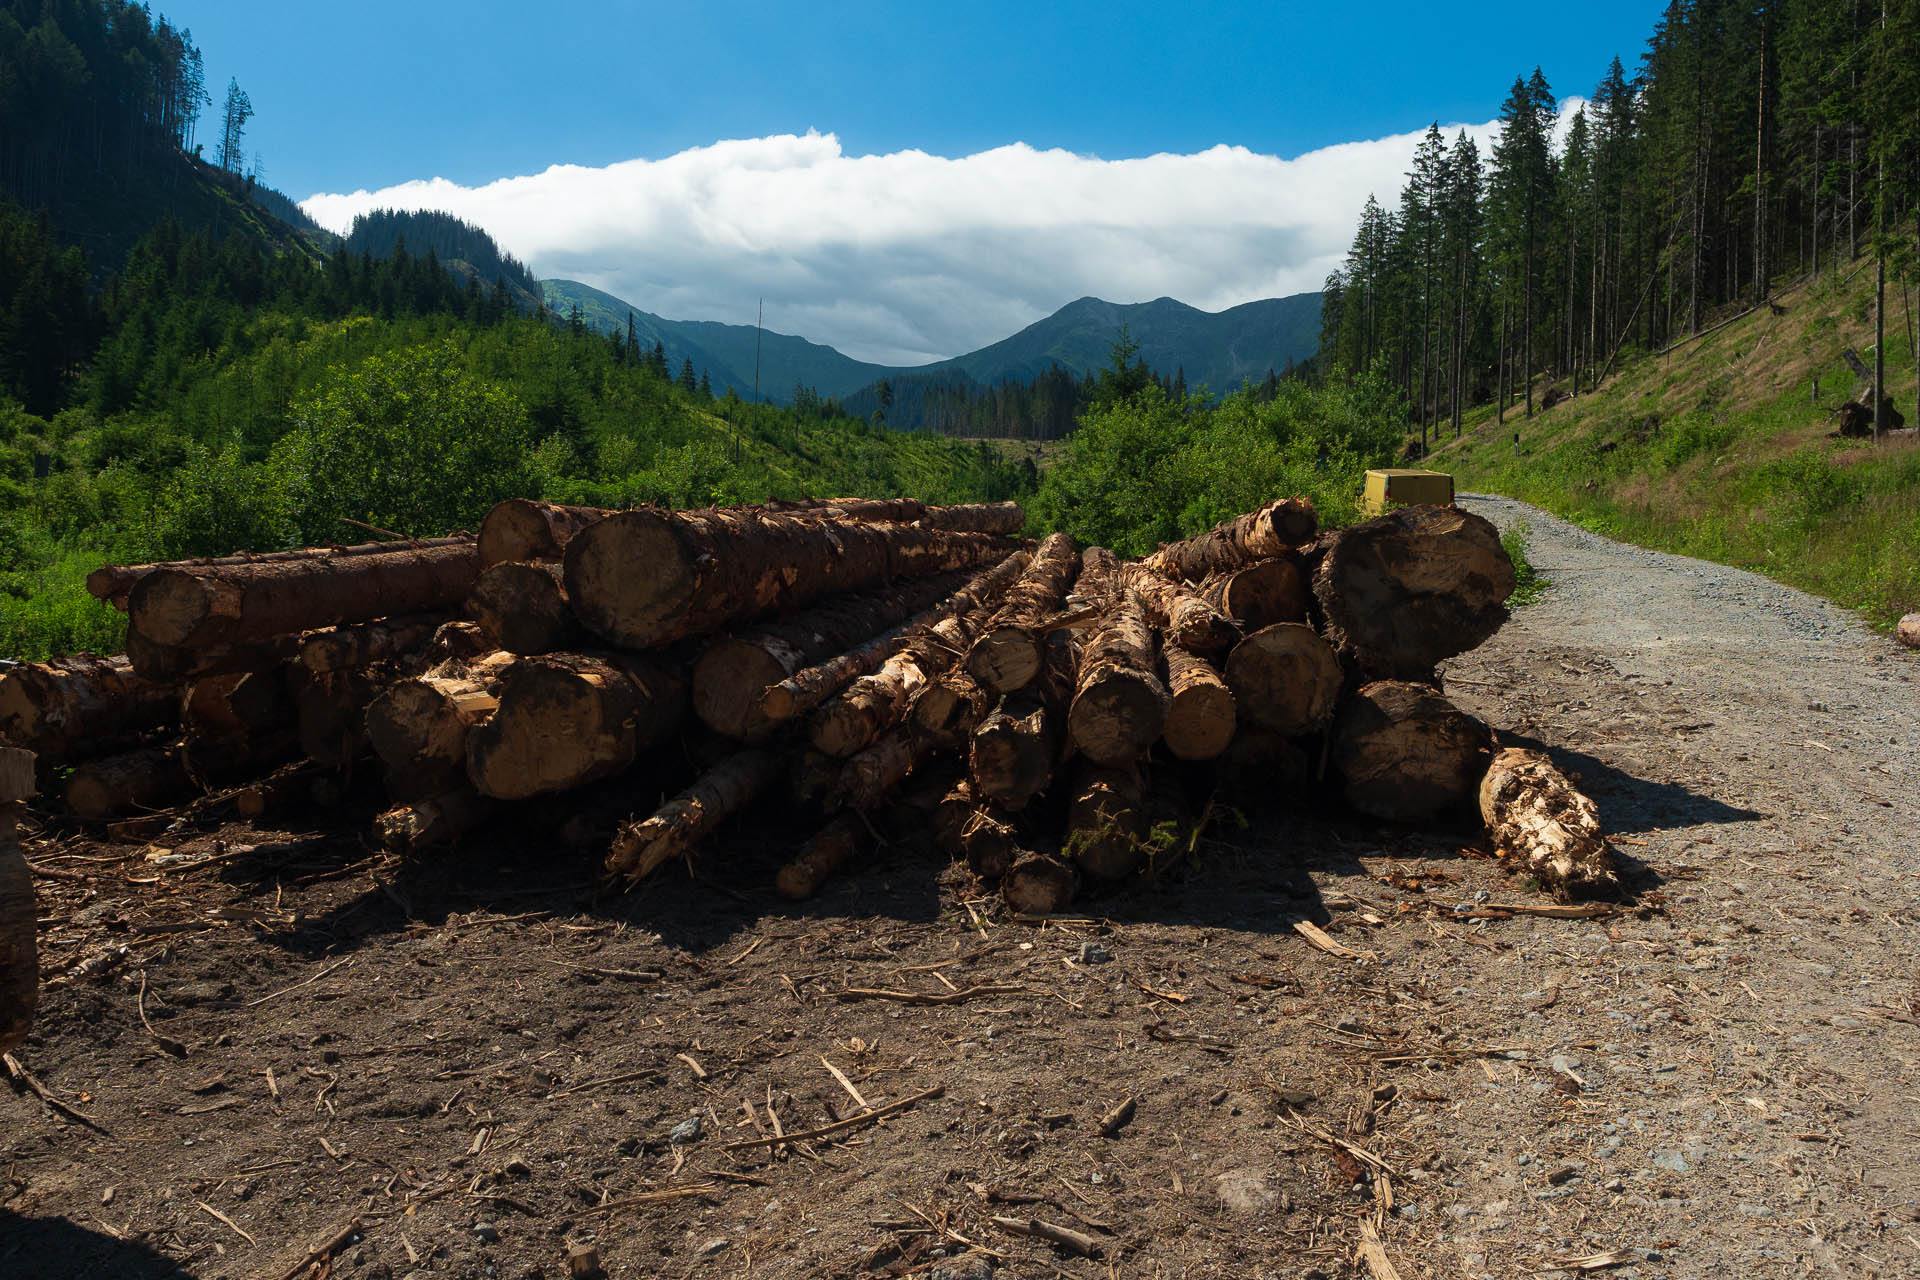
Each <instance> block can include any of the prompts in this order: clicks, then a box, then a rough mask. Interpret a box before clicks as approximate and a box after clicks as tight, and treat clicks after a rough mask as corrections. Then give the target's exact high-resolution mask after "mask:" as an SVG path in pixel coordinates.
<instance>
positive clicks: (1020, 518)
mask: <svg viewBox="0 0 1920 1280" xmlns="http://www.w3.org/2000/svg"><path fill="white" fill-rule="evenodd" d="M803 514H810V515H813V516H815V517H816V518H819V519H844V520H859V521H862V522H864V523H868V524H918V525H921V526H922V527H924V528H928V529H946V530H949V531H951V532H954V533H999V534H1013V533H1018V532H1020V530H1021V529H1023V528H1025V527H1026V523H1027V513H1026V512H1025V511H1023V510H1021V508H1020V504H1019V503H1017V502H967V503H960V504H957V505H954V506H946V507H936V506H928V505H927V504H926V503H924V502H921V501H920V500H919V499H918V498H836V499H829V500H828V501H826V502H824V503H822V504H821V506H820V507H819V508H818V509H817V510H815V511H812V512H803Z"/></svg>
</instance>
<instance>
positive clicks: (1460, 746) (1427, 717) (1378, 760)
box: [1332, 680, 1491, 823]
mask: <svg viewBox="0 0 1920 1280" xmlns="http://www.w3.org/2000/svg"><path fill="white" fill-rule="evenodd" d="M1490 746H1491V735H1490V734H1489V733H1488V732H1487V727H1486V726H1485V725H1483V724H1481V723H1480V722H1479V721H1478V720H1475V719H1474V718H1473V717H1472V716H1469V715H1467V714H1466V713H1465V712H1462V711H1460V710H1459V709H1457V708H1456V707H1455V706H1454V705H1453V704H1452V703H1451V702H1448V701H1447V700H1446V698H1445V697H1443V696H1442V695H1441V694H1440V693H1439V692H1438V691H1436V690H1434V689H1432V688H1429V687H1428V686H1425V685H1418V684H1410V683H1406V682H1403V681H1397V680H1380V681H1375V682H1374V683H1372V684H1369V685H1364V686H1362V687H1361V689H1360V690H1359V691H1358V692H1357V693H1356V694H1355V695H1354V696H1353V697H1352V698H1351V699H1349V700H1348V702H1347V703H1346V704H1345V705H1344V706H1343V707H1342V708H1341V711H1340V715H1339V717H1338V718H1337V720H1336V722H1335V724H1334V737H1333V751H1332V755H1333V763H1334V766H1335V767H1336V768H1337V769H1338V770H1339V772H1340V774H1341V777H1342V778H1343V779H1344V780H1345V788H1344V794H1345V796H1346V799H1347V803H1349V804H1350V805H1352V806H1353V807H1354V808H1355V809H1357V810H1359V811H1360V812H1361V813H1364V814H1366V815H1368V816H1369V817H1374V818H1379V819H1381V820H1383V821H1386V822H1402V823H1418V822H1426V821H1430V820H1432V819H1433V818H1435V817H1438V816H1439V815H1440V814H1441V813H1443V812H1445V811H1446V810H1448V809H1450V808H1453V807H1454V806H1456V805H1459V804H1461V803H1463V802H1465V801H1467V800H1469V799H1470V798H1472V797H1473V796H1474V795H1475V794H1476V792H1477V791H1478V789H1479V786H1480V784H1481V781H1482V779H1483V778H1484V776H1485V773H1486V767H1487V757H1488V753H1489V749H1490Z"/></svg>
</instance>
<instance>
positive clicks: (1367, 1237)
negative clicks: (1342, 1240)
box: [1353, 1221, 1400, 1280]
mask: <svg viewBox="0 0 1920 1280" xmlns="http://www.w3.org/2000/svg"><path fill="white" fill-rule="evenodd" d="M1353 1256H1354V1260H1355V1261H1357V1262H1364V1263H1366V1264H1367V1271H1368V1273H1369V1274H1370V1275H1372V1276H1373V1280H1400V1272H1399V1271H1398V1270H1396V1269H1395V1267H1394V1265H1393V1259H1391V1258H1389V1257H1387V1250H1386V1246H1384V1245H1382V1244H1381V1243H1380V1233H1379V1232H1378V1231H1377V1230H1375V1229H1374V1225H1373V1224H1372V1223H1371V1222H1365V1221H1362V1222H1361V1224H1360V1245H1359V1247H1358V1248H1356V1249H1355V1250H1354V1252H1353Z"/></svg>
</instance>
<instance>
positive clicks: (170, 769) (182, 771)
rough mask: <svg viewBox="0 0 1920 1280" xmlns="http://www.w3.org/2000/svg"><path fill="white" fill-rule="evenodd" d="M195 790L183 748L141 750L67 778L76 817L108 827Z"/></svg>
mask: <svg viewBox="0 0 1920 1280" xmlns="http://www.w3.org/2000/svg"><path fill="white" fill-rule="evenodd" d="M192 790H193V779H192V778H191V777H189V776H188V775H187V766H186V763H185V761H184V759H183V758H182V754H181V751H180V748H179V746H178V744H175V745H172V746H163V747H141V748H139V749H138V750H135V751H126V752H122V753H121V754H119V755H114V756H104V757H102V758H101V759H98V760H93V761H89V762H88V763H86V764H83V765H81V766H80V767H79V768H77V769H75V770H74V771H73V772H72V773H71V774H69V775H68V777H67V792H66V801H67V808H69V809H71V810H72V811H73V813H74V815H75V816H76V817H79V818H82V819H84V820H86V821H88V822H104V821H106V820H107V819H109V818H119V817H123V816H125V815H126V814H129V813H138V812H141V811H143V810H150V809H164V808H167V807H168V806H170V805H171V804H173V802H174V801H176V800H178V799H179V798H180V797H181V796H183V795H186V794H187V793H188V792H190V791H192Z"/></svg>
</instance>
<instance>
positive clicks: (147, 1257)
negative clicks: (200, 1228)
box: [0, 1209, 195, 1280]
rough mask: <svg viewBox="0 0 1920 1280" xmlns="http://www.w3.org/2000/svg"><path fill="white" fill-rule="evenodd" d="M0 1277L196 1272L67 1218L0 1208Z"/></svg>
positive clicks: (85, 1278) (37, 1279)
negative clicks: (22, 1213)
mask: <svg viewBox="0 0 1920 1280" xmlns="http://www.w3.org/2000/svg"><path fill="white" fill-rule="evenodd" d="M0 1275H7V1276H19V1277H22V1278H23V1280H24V1278H25V1277H29V1276H31V1277H32V1278H33V1280H104V1278H105V1277H111V1278H112V1280H194V1276H195V1273H194V1272H193V1271H190V1270H188V1269H187V1268H186V1267H185V1266H183V1265H182V1264H180V1263H178V1262H175V1261H174V1260H173V1259H172V1258H169V1257H167V1256H166V1255H165V1254H162V1253H159V1252H157V1251H155V1250H153V1249H150V1248H148V1247H147V1246H146V1245H144V1244H140V1243H138V1242H136V1241H132V1240H120V1239H116V1238H115V1237H113V1236H111V1235H109V1234H107V1233H106V1232H104V1231H95V1230H93V1229H92V1228H89V1227H83V1226H81V1225H79V1224H78V1223H75V1222H72V1221H70V1220H68V1219H66V1218H59V1217H47V1218H40V1217H28V1216H23V1215H21V1214H17V1213H13V1212H11V1211H10V1210H7V1209H0Z"/></svg>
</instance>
